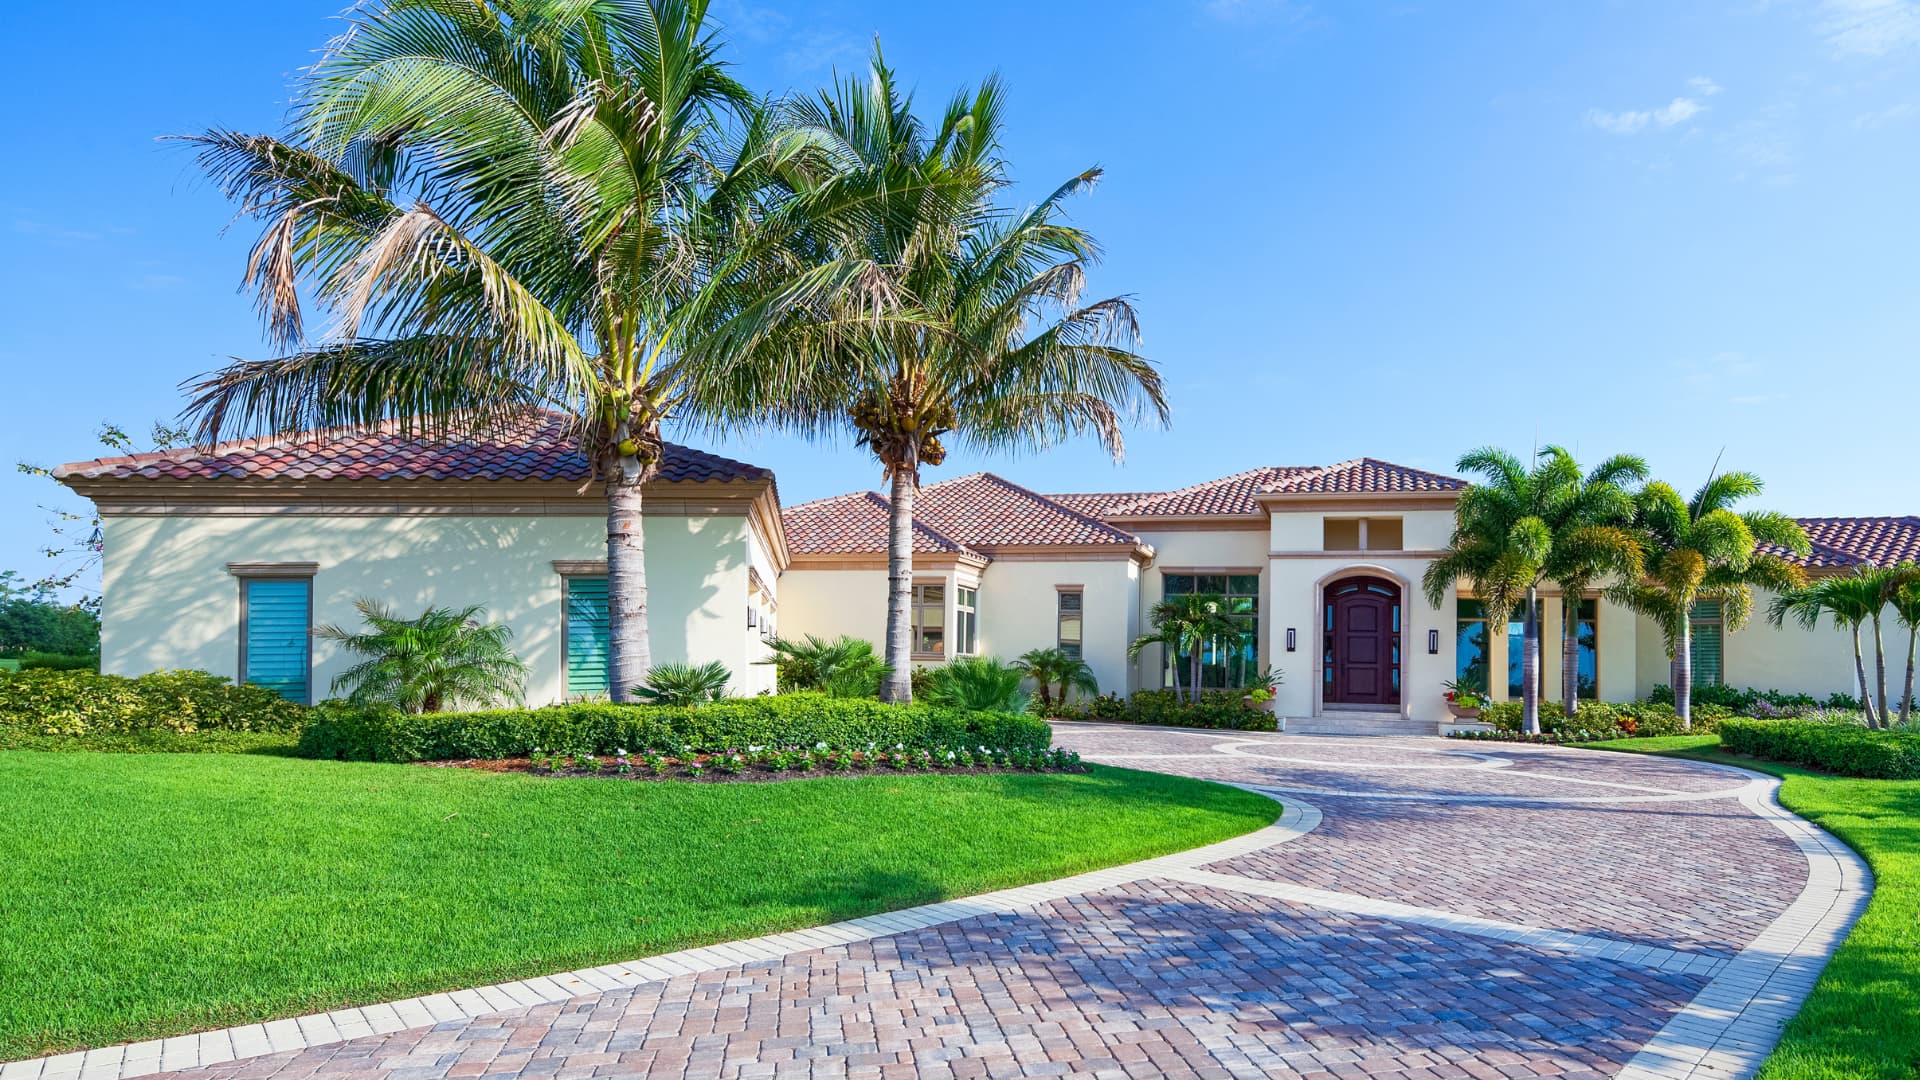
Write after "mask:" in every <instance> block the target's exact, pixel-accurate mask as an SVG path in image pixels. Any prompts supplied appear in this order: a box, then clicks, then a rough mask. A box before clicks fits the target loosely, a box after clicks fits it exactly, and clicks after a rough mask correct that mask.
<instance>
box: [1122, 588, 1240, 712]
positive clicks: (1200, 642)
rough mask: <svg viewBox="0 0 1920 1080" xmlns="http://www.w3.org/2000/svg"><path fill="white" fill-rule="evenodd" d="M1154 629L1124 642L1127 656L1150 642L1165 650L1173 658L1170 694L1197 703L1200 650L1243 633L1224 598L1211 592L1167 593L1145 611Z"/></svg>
mask: <svg viewBox="0 0 1920 1080" xmlns="http://www.w3.org/2000/svg"><path fill="white" fill-rule="evenodd" d="M1147 621H1148V623H1149V624H1151V625H1152V627H1153V633H1151V634H1143V635H1141V636H1140V637H1137V638H1135V639H1133V641H1132V642H1131V643H1129V644H1128V645H1127V658H1128V659H1129V660H1132V659H1136V658H1138V657H1139V655H1140V654H1141V653H1143V652H1145V651H1146V650H1147V649H1150V648H1152V647H1153V646H1156V645H1158V646H1160V647H1162V648H1164V649H1165V650H1166V654H1167V656H1168V658H1169V659H1170V660H1173V661H1175V669H1176V677H1175V678H1174V680H1173V698H1174V700H1175V701H1185V702H1186V703H1188V704H1192V705H1198V704H1200V665H1201V657H1202V654H1204V653H1205V651H1206V650H1207V649H1208V648H1210V647H1216V646H1218V645H1219V643H1221V642H1223V641H1226V642H1234V643H1238V642H1240V641H1241V640H1242V639H1243V638H1244V637H1245V636H1246V635H1245V632H1244V631H1243V630H1242V629H1241V626H1240V624H1239V623H1238V622H1235V621H1234V620H1233V618H1232V617H1231V616H1230V615H1228V614H1227V601H1226V598H1225V597H1223V596H1219V595H1216V594H1212V593H1188V594H1185V595H1182V596H1169V597H1167V598H1165V599H1163V600H1161V601H1160V602H1159V603H1157V604H1155V605H1153V607H1152V608H1151V609H1150V610H1149V611H1148V612H1147ZM1183 657H1184V658H1185V661H1186V665H1187V690H1188V695H1187V696H1186V697H1184V698H1183V697H1182V695H1181V687H1180V680H1179V678H1178V676H1177V670H1178V661H1179V660H1180V659H1181V658H1183Z"/></svg>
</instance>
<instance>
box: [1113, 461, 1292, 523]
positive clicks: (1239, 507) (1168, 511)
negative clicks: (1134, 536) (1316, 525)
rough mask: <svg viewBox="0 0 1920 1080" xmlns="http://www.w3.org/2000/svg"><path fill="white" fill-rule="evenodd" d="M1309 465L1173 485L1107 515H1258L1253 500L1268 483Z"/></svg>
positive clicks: (1254, 470)
mask: <svg viewBox="0 0 1920 1080" xmlns="http://www.w3.org/2000/svg"><path fill="white" fill-rule="evenodd" d="M1312 471H1314V470H1313V467H1312V466H1299V465H1277V466H1274V465H1270V466H1266V467H1263V468H1259V469H1249V470H1247V471H1246V472H1243V473H1234V474H1233V475H1232V476H1223V477H1221V478H1220V479H1218V480H1208V481H1206V482H1205V483H1201V484H1194V485H1192V486H1191V487H1183V488H1176V489H1174V490H1173V491H1162V492H1159V493H1158V494H1153V495H1147V496H1143V497H1142V498H1141V499H1140V500H1139V501H1137V502H1133V503H1126V504H1123V505H1119V506H1114V507H1111V508H1109V509H1108V510H1107V514H1108V515H1109V516H1117V517H1136V516H1138V517H1193V516H1200V515H1212V514H1257V513H1259V512H1260V504H1259V503H1257V502H1255V501H1254V498H1253V497H1254V496H1255V495H1257V494H1259V493H1260V491H1261V490H1263V489H1264V488H1265V487H1266V486H1267V485H1269V484H1272V483H1275V482H1277V481H1279V480H1282V479H1284V478H1287V477H1290V476H1295V475H1298V474H1300V473H1308V472H1312Z"/></svg>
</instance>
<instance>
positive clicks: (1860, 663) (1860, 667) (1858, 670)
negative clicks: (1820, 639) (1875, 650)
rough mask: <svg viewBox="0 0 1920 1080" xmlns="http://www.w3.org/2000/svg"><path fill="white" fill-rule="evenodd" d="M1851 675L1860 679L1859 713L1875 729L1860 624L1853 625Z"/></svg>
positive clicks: (1870, 688)
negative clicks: (1862, 652)
mask: <svg viewBox="0 0 1920 1080" xmlns="http://www.w3.org/2000/svg"><path fill="white" fill-rule="evenodd" d="M1853 673H1854V674H1855V675H1858V676H1859V677H1860V711H1861V712H1864V713H1866V714H1867V726H1868V727H1870V728H1877V727H1879V726H1880V723H1879V721H1877V720H1875V719H1874V715H1873V688H1872V687H1871V686H1868V685H1867V661H1866V658H1865V657H1864V656H1862V655H1861V652H1860V624H1859V623H1854V624H1853Z"/></svg>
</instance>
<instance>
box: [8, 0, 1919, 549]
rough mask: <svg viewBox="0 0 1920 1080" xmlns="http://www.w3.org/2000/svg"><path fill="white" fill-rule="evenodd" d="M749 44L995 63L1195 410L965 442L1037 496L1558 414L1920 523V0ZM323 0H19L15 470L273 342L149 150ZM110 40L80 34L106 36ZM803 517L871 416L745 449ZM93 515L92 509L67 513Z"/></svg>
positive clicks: (1128, 8)
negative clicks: (1101, 447)
mask: <svg viewBox="0 0 1920 1080" xmlns="http://www.w3.org/2000/svg"><path fill="white" fill-rule="evenodd" d="M716 8H717V10H718V11H719V14H720V17H721V19H722V20H723V21H724V23H725V24H726V25H727V27H728V36H729V38H730V40H731V42H732V49H731V54H732V56H733V57H734V58H735V60H736V61H737V63H738V68H739V74H740V75H741V76H742V77H743V78H744V79H745V80H746V81H747V82H748V83H749V84H750V85H752V86H753V87H755V88H756V89H760V90H763V91H767V92H773V91H780V90H785V89H789V88H793V89H805V88H810V87H812V86H815V85H817V84H818V83H819V82H820V81H821V80H823V79H825V78H827V77H828V76H829V75H830V73H831V71H832V70H833V69H834V67H835V66H836V65H837V66H838V67H840V68H841V69H843V70H844V69H846V68H849V67H851V66H857V65H859V64H860V63H861V62H862V59H863V56H864V53H865V50H866V48H867V45H868V42H869V41H870V40H871V38H872V37H873V35H875V34H878V35H879V36H880V38H881V39H882V41H883V43H884V45H885V47H886V50H887V54H888V58H889V59H890V60H891V61H892V62H893V63H894V64H895V66H896V67H898V68H899V70H900V71H901V72H902V74H903V76H904V77H905V78H906V79H907V80H908V82H909V83H910V84H911V85H914V86H916V87H917V88H918V91H919V93H920V96H921V100H922V101H923V103H924V106H925V108H926V109H928V110H932V109H936V108H937V107H938V106H939V105H940V104H941V103H943V102H944V101H945V99H946V98H947V96H948V95H949V93H951V91H952V90H953V89H954V88H955V87H956V86H958V85H961V84H964V83H970V82H973V81H975V80H977V79H978V78H979V77H980V76H982V75H983V74H985V73H987V72H989V71H992V70H996V69H997V70H998V71H1000V72H1001V73H1002V74H1003V75H1004V77H1005V78H1006V79H1007V81H1008V82H1009V83H1010V85H1011V89H1012V94H1013V97H1012V101H1013V111H1012V117H1011V128H1010V131H1009V140H1008V141H1009V145H1008V146H1007V151H1008V154H1009V156H1010V158H1011V160H1012V161H1013V163H1014V166H1015V169H1016V171H1017V174H1018V177H1019V178H1020V180H1021V181H1022V185H1023V187H1022V190H1021V192H1020V193H1019V194H1021V195H1022V196H1026V195H1030V194H1031V193H1032V192H1035V191H1038V190H1040V189H1042V188H1043V187H1047V188H1050V187H1051V186H1052V185H1053V184H1054V183H1055V182H1057V181H1059V180H1060V179H1063V178H1065V177H1066V176H1069V175H1071V174H1072V173H1073V172H1075V171H1077V170H1079V169H1082V168H1084V167H1086V166H1088V165H1092V164H1099V165H1103V166H1105V167H1106V169H1107V170H1108V178H1107V181H1106V182H1105V184H1104V185H1103V186H1102V187H1101V188H1100V189H1099V190H1098V191H1096V192H1095V193H1094V194H1093V195H1092V196H1091V197H1089V198H1086V199H1083V200H1081V202H1080V204H1079V205H1078V206H1077V207H1076V211H1075V213H1076V218H1077V220H1078V221H1079V222H1080V223H1081V224H1083V225H1085V226H1087V227H1088V228H1089V229H1091V230H1092V231H1093V232H1094V233H1095V234H1096V235H1097V236H1098V237H1099V238H1100V239H1101V240H1102V241H1103V242H1104V243H1105V245H1106V247H1107V249H1108V259H1107V261H1106V263H1105V264H1104V266H1102V267H1101V268H1100V269H1099V271H1098V272H1097V273H1096V274H1095V275H1094V276H1093V279H1092V285H1093V288H1094V289H1095V290H1096V291H1097V292H1099V293H1102V294H1104V293H1111V292H1125V293H1130V294H1133V295H1134V296H1135V297H1136V299H1137V301H1138V304H1139V307H1140V310H1141V313H1142V315H1143V318H1144V325H1145V331H1146V351H1147V352H1148V353H1149V355H1151V356H1152V357H1153V358H1154V359H1155V360H1157V361H1158V362H1159V363H1160V364H1161V365H1162V366H1163V368H1164V369H1165V371H1166V374H1167V378H1168V381H1169V385H1170V387H1171V389H1172V393H1173V399H1174V408H1175V421H1174V424H1173V426H1172V428H1171V429H1170V430H1167V431H1164V432H1138V433H1135V434H1134V435H1133V436H1132V437H1131V438H1130V439H1129V443H1128V450H1129V452H1128V457H1127V462H1126V464H1125V465H1124V466H1123V467H1119V468H1116V467H1114V466H1112V465H1110V464H1109V463H1108V462H1107V461H1106V460H1105V459H1104V457H1103V456H1102V455H1101V454H1100V453H1099V452H1098V450H1097V449H1096V448H1094V447H1092V446H1090V445H1081V446H1070V447H1067V448H1063V449H1060V450H1057V451H1053V452H1051V453H1048V454H1046V455H1042V456H1038V457H1029V458H1025V459H1012V460H1007V459H995V460H991V461H983V460H980V459H977V458H974V457H972V456H971V455H967V454H964V453H956V454H954V455H953V456H952V457H951V458H950V459H949V461H948V464H947V465H946V466H945V467H944V468H942V469H939V470H932V471H930V472H929V475H928V479H929V480H931V479H937V478H938V477H941V476H951V475H958V474H960V473H962V472H966V471H970V470H973V469H976V468H981V467H987V468H992V469H995V470H997V471H1001V472H1004V473H1006V474H1007V475H1009V476H1011V477H1013V478H1015V479H1017V480H1019V481H1021V482H1024V483H1027V484H1029V485H1031V486H1034V487H1037V488H1040V489H1043V490H1089V489H1102V488H1109V489H1150V488H1161V487H1168V486H1177V485H1181V484H1186V483H1192V482H1195V481H1198V480H1201V479H1205V478H1208V477H1212V476H1216V475H1221V474H1225V473H1229V472H1234V471H1238V470H1241V469H1245V468H1249V467H1252V466H1255V465H1259V464H1307V463H1318V462H1331V461H1336V460H1340V459H1343V458H1348V457H1355V456H1359V455H1373V456H1376V457H1384V458H1388V459H1391V460H1395V461H1400V462H1404V463H1407V464H1411V465H1417V466H1423V467H1427V468H1434V469H1446V468H1448V466H1449V465H1450V464H1451V462H1452V460H1453V459H1454V458H1455V457H1457V456H1458V455H1459V454H1460V452H1461V451H1463V450H1466V449H1468V448H1469V447H1471V446H1474V445H1478V444H1483V443H1497V444H1501V445H1504V446H1507V447H1508V448H1510V449H1514V450H1517V451H1525V450H1526V449H1527V448H1528V447H1529V446H1531V445H1532V444H1533V443H1534V440H1535V439H1536V437H1538V438H1539V439H1540V440H1541V441H1557V442H1562V443H1565V444H1567V445H1569V446H1572V447H1574V448H1576V450H1577V451H1578V452H1579V453H1580V454H1581V455H1582V456H1583V458H1597V457H1599V456H1601V455H1603V454H1605V453H1611V452H1614V451H1621V450H1631V451H1635V452H1638V453H1641V454H1644V455H1645V456H1647V457H1648V458H1650V459H1651V460H1652V462H1653V464H1654V466H1655V469H1656V471H1657V472H1658V473H1659V474H1660V475H1661V476H1662V477H1665V478H1668V479H1670V480H1672V481H1673V482H1674V483H1675V484H1676V485H1677V486H1680V487H1682V488H1683V489H1687V490H1691V488H1692V487H1693V486H1694V485H1695V484H1697V483H1698V482H1699V481H1700V480H1701V479H1702V478H1703V477H1704V476H1705V474H1706V472H1707V470H1708V468H1709V466H1710V465H1711V464H1712V462H1713V459H1714V457H1715V455H1716V454H1718V453H1720V451H1721V450H1722V448H1723V447H1724V449H1725V458H1724V461H1725V464H1726V465H1727V466H1731V467H1738V468H1745V469H1752V470H1756V471H1758V472H1759V473H1761V475H1762V476H1763V477H1765V479H1766V480H1767V482H1768V485H1769V488H1770V491H1769V495H1768V497H1767V500H1766V501H1767V503H1768V504H1769V505H1771V506H1773V507H1775V508H1778V509H1780V510H1784V511H1787V512H1791V513H1796V514H1802V515H1814V514H1874V513H1879V514H1893V513H1920V482H1917V481H1916V480H1915V478H1914V463H1915V456H1914V450H1913V448H1914V446H1915V437H1914V435H1913V432H1912V426H1911V425H1912V417H1913V415H1914V403H1915V401H1916V393H1917V392H1920V376H1917V375H1916V374H1915V367H1916V365H1915V360H1916V353H1917V352H1920V302H1917V301H1920V289H1917V288H1916V286H1920V266H1917V264H1916V258H1915V253H1916V252H1917V251H1920V213H1916V206H1917V205H1920V204H1917V203H1916V193H1917V192H1920V0H1719V2H1703V3H1669V2H1664V0H1647V2H1625V0H1622V2H1616V3H1605V4H1601V3H1588V4H1540V3H1534V2H1526V0H1518V2H1512V3H1492V2H1475V3H1444V4H1443V3H1431V2H1412V3H1361V2H1347V0H1341V2H1337V3H1336V2H1333V0H1155V2H1150V3H1146V2H1143V3H1092V2H1089V3H1068V2H1061V3H1034V2H1032V0H1019V2H999V0H980V2H977V3H967V4H957V3H950V4H938V5H935V4H901V3H894V2H879V0H876V2H855V0H845V2H837V3H836V2H825V3H778V4H777V3H771V2H764V0H723V2H717V3H716ZM338 10H339V7H338V0H316V2H306V0H274V2H272V3H266V4H262V3H258V2H247V3H240V2H234V0H203V2H201V3H196V4H191V5H171V4H151V3H126V4H121V5H116V4H113V3H91V4H74V3H49V2H45V0H29V2H28V3H27V5H26V10H25V11H24V12H16V16H15V20H14V21H15V24H16V25H18V26H23V27H24V26H31V32H28V33H25V34H24V35H23V36H20V37H19V38H18V40H17V42H16V47H15V48H14V49H13V50H12V52H11V53H10V54H9V57H8V63H7V64H6V65H5V66H4V68H0V90H4V97H3V99H4V100H5V101H7V102H8V105H9V107H8V109H7V110H6V111H5V114H4V117H0V145H5V146H6V147H7V148H8V153H7V161H8V165H7V168H6V169H4V170H0V237H4V241H5V251H6V257H5V258H4V259H0V296H4V297H5V301H4V303H5V308H4V311H3V312H0V314H3V315H4V317H3V318H0V371H4V374H5V378H4V381H3V382H0V388H3V389H0V402H4V404H0V421H3V422H0V459H3V460H5V461H7V462H11V461H12V460H14V459H18V458H29V459H33V460H37V461H41V462H44V463H49V464H51V463H56V462H59V461H63V460H67V459H71V458H78V457H91V456H94V454H95V451H96V448H95V446H94V444H93V440H92V435H91V432H92V430H93V429H94V428H95V427H96V426H97V425H98V424H99V422H100V421H101V420H103V419H113V420H115V421H117V422H119V423H121V424H122V425H126V426H129V427H144V426H145V425H147V424H149V423H150V422H151V421H152V420H154V419H156V418H161V417H170V416H172V415H173V414H174V413H175V412H176V411H177V409H178V408H179V405H180V398H179V395H178V392H177V390H176V385H177V384H178V382H179V381H180V380H181V379H183V378H186V377H188V376H191V375H193V374H195V373H198V372H201V371H204V370H206V369H208V368H211V367H214V366H216V365H218V364H220V363H222V362H223V361H224V360H225V358H227V357H229V356H246V357H257V356H260V355H262V350H263V348H264V345H263V343H262V340H261V337H260V334H259V332H258V329H257V325H256V323H255V321H254V318H253V314H252V311H251V308H250V305H249V302H248V300H247V299H246V298H244V297H242V296H240V295H237V294H236V292H235V286H236V285H237V284H238V281H239V277H240V273H241V269H242V264H243V261H244V257H245V252H246V249H247V246H248V245H249V244H250V243H251V241H252V239H253V233H252V230H251V228H250V226H248V225H247V224H246V223H241V224H240V225H238V226H236V227H235V228H234V229H233V230H231V231H229V232H227V233H225V235H223V234H222V229H223V227H224V226H225V225H226V224H227V223H228V221H229V218H230V214H231V211H230V209H229V208H228V207H227V206H226V205H225V204H224V203H223V201H222V200H221V199H220V197H219V195H218V194H217V193H216V192H214V191H213V190H211V189H210V188H209V187H208V185H207V184H206V183H205V182H203V181H201V180H200V179H198V177H197V176H196V174H195V173H194V171H193V169H192V167H191V163H190V162H189V161H188V159H187V158H186V156H185V154H183V153H182V152H181V151H180V150H178V149H177V148H170V147H168V146H164V145H162V144H160V143H157V142H156V141H155V137H156V136H160V135H164V134H168V133H178V132H190V131H195V130H198V129H201V128H204V127H207V126H209V125H224V126H230V127H236V128H240V129H246V130H270V129H273V128H274V126H275V125H276V123H277V121H278V120H279V118H280V117H281V115H282V112H283V110H284V108H285V105H286V102H287V99H288V96H289V86H290V82H291V79H292V77H293V74H294V72H295V71H296V70H297V69H298V68H299V67H301V66H302V65H304V64H306V63H309V62H310V61H311V59H312V57H313V52H314V50H316V49H317V48H318V47H320V46H321V45H322V44H323V43H324V41H325V40H326V39H327V38H328V37H329V36H330V35H331V34H333V33H335V32H337V30H338V29H339V28H340V26H341V23H340V22H339V21H338V20H337V18H336V17H335V16H336V15H337V13H338ZM81 43H84V49H82V47H81ZM718 449H721V450H722V451H724V452H729V453H732V454H734V455H735V456H740V457H744V458H746V459H748V460H751V461H754V462H757V463H760V464H764V465H769V466H772V467H774V468H776V469H777V470H778V473H779V477H780V483H781V491H782V494H783V496H784V497H785V498H786V500H787V501H788V502H789V503H792V502H797V501H800V500H803V499H809V498H815V497H819V496H823V495H829V494H835V493H839V492H842V491H848V490H854V489H857V488H861V487H871V486H876V485H877V484H878V480H879V478H878V474H877V470H876V469H875V468H874V466H873V465H872V464H871V463H870V461H869V460H867V459H866V458H865V457H864V456H863V455H862V454H860V453H859V452H857V451H855V450H854V449H853V448H852V447H851V446H850V445H849V444H847V443H845V442H842V443H841V444H840V445H837V446H835V445H812V444H804V443H799V442H796V441H793V440H790V439H784V438H778V437H764V438H758V439H752V440H745V441H741V442H739V443H736V444H733V445H730V446H724V447H719V448H718ZM50 496H51V497H54V498H58V497H59V495H58V493H57V492H54V491H52V490H51V485H48V484H47V482H46V481H44V480H37V479H33V478H29V477H24V476H18V475H15V474H13V473H12V472H11V470H10V469H9V470H8V471H7V473H6V475H4V476H0V569H4V568H8V567H17V568H19V569H22V570H26V571H29V572H31V573H34V574H37V573H38V572H39V570H40V567H41V566H42V564H43V560H41V559H39V558H38V556H37V555H36V549H37V548H38V547H39V546H40V544H41V543H42V540H43V534H44V530H43V528H42V526H41V515H39V514H38V513H37V512H36V511H35V510H34V504H35V503H36V502H38V501H45V500H46V499H47V498H48V497H50ZM68 505H72V500H70V499H69V500H68Z"/></svg>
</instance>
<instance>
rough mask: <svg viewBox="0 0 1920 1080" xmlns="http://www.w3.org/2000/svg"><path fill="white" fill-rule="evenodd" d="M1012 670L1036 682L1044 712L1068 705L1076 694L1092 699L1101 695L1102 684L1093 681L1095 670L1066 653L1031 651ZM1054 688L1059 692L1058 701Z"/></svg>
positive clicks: (1057, 650) (1081, 660)
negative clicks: (1068, 698)
mask: <svg viewBox="0 0 1920 1080" xmlns="http://www.w3.org/2000/svg"><path fill="white" fill-rule="evenodd" d="M1013 666H1014V667H1016V668H1018V669H1020V670H1021V671H1023V672H1025V673H1026V676H1027V678H1029V679H1032V680H1033V685H1034V689H1035V690H1036V691H1037V692H1038V694H1039V697H1040V704H1041V706H1042V707H1043V708H1047V709H1051V708H1052V707H1053V704H1054V702H1056V701H1058V702H1059V703H1060V704H1062V705H1065V704H1066V703H1067V695H1068V693H1069V692H1071V691H1074V690H1078V691H1079V692H1081V693H1083V694H1086V695H1087V696H1089V697H1091V696H1093V695H1095V694H1098V693H1099V692H1100V680H1098V679H1096V678H1094V675H1093V669H1092V668H1091V667H1088V666H1087V662H1086V661H1085V660H1083V659H1081V658H1080V657H1078V656H1074V655H1072V654H1071V653H1069V652H1067V651H1066V650H1065V649H1059V648H1053V649H1031V650H1028V651H1027V652H1025V653H1022V654H1021V655H1020V659H1018V660H1015V661H1014V662H1013ZM1055 687H1058V688H1059V693H1058V696H1057V697H1056V696H1055V693H1054V688H1055Z"/></svg>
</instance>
